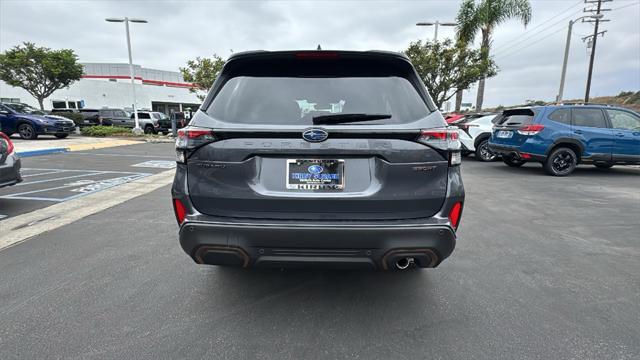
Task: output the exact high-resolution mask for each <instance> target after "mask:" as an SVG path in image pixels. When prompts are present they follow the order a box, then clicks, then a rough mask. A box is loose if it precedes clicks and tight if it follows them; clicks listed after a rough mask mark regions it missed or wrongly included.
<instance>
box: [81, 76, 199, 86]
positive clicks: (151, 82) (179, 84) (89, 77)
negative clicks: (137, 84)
mask: <svg viewBox="0 0 640 360" xmlns="http://www.w3.org/2000/svg"><path fill="white" fill-rule="evenodd" d="M82 78H84V79H131V77H129V76H124V75H82ZM134 79H136V80H141V81H142V83H143V84H151V85H164V86H175V87H188V88H190V87H193V84H189V83H178V82H171V81H160V80H147V79H143V78H142V77H141V76H136V77H134Z"/></svg>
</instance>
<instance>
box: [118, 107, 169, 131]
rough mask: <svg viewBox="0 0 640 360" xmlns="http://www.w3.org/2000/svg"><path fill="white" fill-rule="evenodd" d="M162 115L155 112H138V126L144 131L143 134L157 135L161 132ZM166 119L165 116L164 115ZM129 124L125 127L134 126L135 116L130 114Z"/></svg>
mask: <svg viewBox="0 0 640 360" xmlns="http://www.w3.org/2000/svg"><path fill="white" fill-rule="evenodd" d="M163 115H164V114H163V113H161V112H157V111H138V125H139V126H140V128H141V129H143V130H144V133H145V134H157V133H158V131H160V130H161V126H160V119H162V116H163ZM164 116H165V117H166V115H164ZM130 120H131V122H130V123H128V124H127V126H126V127H130V128H133V127H134V126H135V124H136V123H135V115H134V114H131V116H130Z"/></svg>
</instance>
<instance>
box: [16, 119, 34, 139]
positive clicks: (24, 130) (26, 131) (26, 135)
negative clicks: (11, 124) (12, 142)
mask: <svg viewBox="0 0 640 360" xmlns="http://www.w3.org/2000/svg"><path fill="white" fill-rule="evenodd" d="M18 134H19V135H20V138H22V139H24V140H35V139H37V138H38V133H36V129H34V128H33V126H32V125H31V124H27V123H23V124H20V125H18Z"/></svg>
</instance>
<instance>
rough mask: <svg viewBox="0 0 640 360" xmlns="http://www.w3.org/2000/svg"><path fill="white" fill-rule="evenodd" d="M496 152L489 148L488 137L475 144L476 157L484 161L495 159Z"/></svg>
mask: <svg viewBox="0 0 640 360" xmlns="http://www.w3.org/2000/svg"><path fill="white" fill-rule="evenodd" d="M496 157H497V156H496V154H494V153H493V152H491V150H489V139H484V140H482V141H480V143H478V146H476V159H477V160H480V161H484V162H488V161H493V160H495V159H496Z"/></svg>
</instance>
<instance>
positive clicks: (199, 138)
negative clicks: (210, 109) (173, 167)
mask: <svg viewBox="0 0 640 360" xmlns="http://www.w3.org/2000/svg"><path fill="white" fill-rule="evenodd" d="M214 141H216V137H215V135H214V134H213V131H211V130H210V129H203V128H197V127H185V128H182V129H180V130H178V137H177V138H176V161H177V162H179V163H185V162H186V161H187V152H188V151H190V150H194V149H196V148H198V147H200V146H202V145H206V144H208V143H211V142H214Z"/></svg>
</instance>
